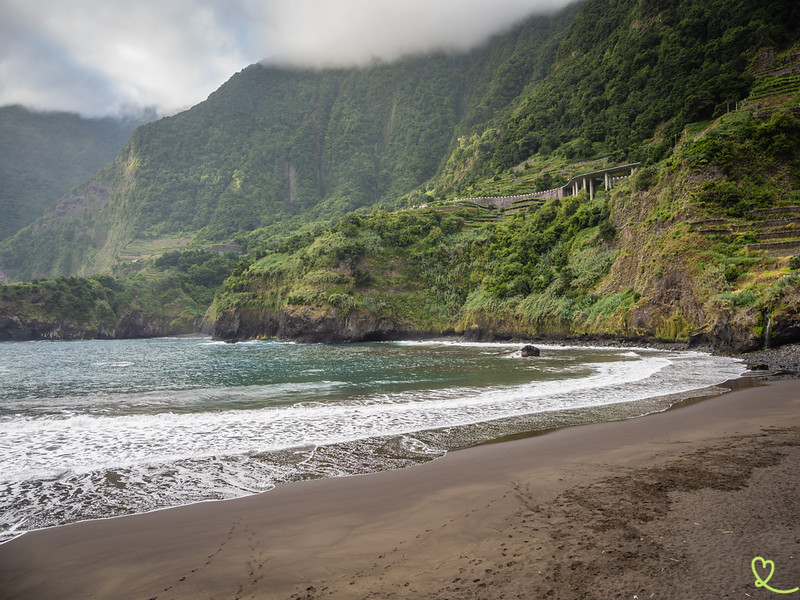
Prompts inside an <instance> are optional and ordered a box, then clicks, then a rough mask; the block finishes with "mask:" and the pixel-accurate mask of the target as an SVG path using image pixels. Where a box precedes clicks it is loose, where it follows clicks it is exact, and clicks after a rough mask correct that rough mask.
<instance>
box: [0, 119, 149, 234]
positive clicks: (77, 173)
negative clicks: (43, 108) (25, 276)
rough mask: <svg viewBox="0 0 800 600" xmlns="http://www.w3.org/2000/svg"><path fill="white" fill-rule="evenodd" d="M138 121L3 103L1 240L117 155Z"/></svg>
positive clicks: (0, 197) (0, 135)
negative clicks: (45, 110)
mask: <svg viewBox="0 0 800 600" xmlns="http://www.w3.org/2000/svg"><path fill="white" fill-rule="evenodd" d="M138 124H139V121H136V120H133V119H123V120H118V119H110V118H106V119H83V118H81V117H79V116H78V115H75V114H69V113H34V112H30V111H28V110H26V109H24V108H22V107H21V106H5V107H2V108H0V156H2V160H0V182H2V185H0V215H2V218H0V240H3V239H5V238H7V237H9V236H11V235H13V234H15V233H16V232H17V231H19V230H20V229H22V228H23V227H25V226H26V225H29V224H30V223H32V222H33V221H34V220H35V219H37V218H38V217H40V216H41V215H42V214H44V213H45V212H46V211H48V210H50V209H52V208H53V206H55V205H56V203H57V202H58V201H59V199H60V198H61V197H62V196H63V195H64V194H66V193H67V192H68V191H69V190H70V189H71V188H72V187H74V186H76V185H78V184H79V183H81V182H83V181H85V180H86V179H87V178H88V177H91V176H92V175H94V174H95V173H96V172H97V171H98V170H99V169H100V168H101V167H103V166H105V165H106V164H107V163H108V162H109V161H111V160H113V158H114V157H115V156H116V155H117V153H118V152H119V150H120V148H122V146H123V145H125V142H126V141H127V140H128V138H129V137H130V135H131V132H132V131H133V129H134V128H135V127H136V125H138Z"/></svg>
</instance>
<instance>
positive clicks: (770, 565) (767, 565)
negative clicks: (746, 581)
mask: <svg viewBox="0 0 800 600" xmlns="http://www.w3.org/2000/svg"><path fill="white" fill-rule="evenodd" d="M750 568H751V569H752V570H753V575H755V577H756V583H755V585H756V587H757V588H764V589H766V590H769V591H770V592H774V593H776V594H794V593H795V592H797V591H800V587H796V588H793V589H791V590H778V589H776V588H774V587H771V586H770V585H769V580H770V579H772V575H773V574H774V573H775V563H774V562H773V561H771V560H766V559H765V558H763V557H761V556H756V557H755V558H754V559H753V560H752V561H750ZM759 569H761V570H767V571H769V572H768V573H767V572H765V575H766V577H764V578H762V577H761V573H759Z"/></svg>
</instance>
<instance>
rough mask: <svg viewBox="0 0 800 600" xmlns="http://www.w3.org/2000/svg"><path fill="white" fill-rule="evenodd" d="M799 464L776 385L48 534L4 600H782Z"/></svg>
mask: <svg viewBox="0 0 800 600" xmlns="http://www.w3.org/2000/svg"><path fill="white" fill-rule="evenodd" d="M798 465H800V381H798V380H785V381H772V382H768V383H766V384H765V385H762V386H758V387H751V388H748V389H744V390H741V391H735V392H731V393H729V394H724V395H721V396H717V397H715V398H711V399H709V400H705V401H703V402H699V403H697V404H693V405H691V406H686V407H683V408H680V409H678V410H671V411H667V412H665V413H661V414H656V415H650V416H647V417H642V418H639V419H632V420H628V421H622V422H615V423H602V424H595V425H587V426H581V427H572V428H568V429H564V430H560V431H556V432H552V433H549V434H546V435H542V436H537V437H531V438H527V439H521V440H515V441H509V442H503V443H498V444H491V445H486V446H480V447H476V448H471V449H468V450H462V451H459V452H453V453H451V454H448V455H447V456H446V457H444V458H442V459H439V460H436V461H434V462H431V463H428V464H425V465H420V466H417V467H412V468H408V469H404V470H401V471H392V472H386V473H378V474H374V475H366V476H358V477H347V478H339V479H327V480H319V481H309V482H300V483H294V484H287V485H284V486H280V487H279V488H277V489H275V490H273V491H271V492H267V493H265V494H260V495H257V496H252V497H248V498H243V499H239V500H229V501H224V502H210V503H203V504H197V505H193V506H188V507H183V508H178V509H170V510H164V511H158V512H154V513H149V514H146V515H138V516H133V517H123V518H116V519H109V520H104V521H93V522H86V523H79V524H75V525H68V526H63V527H57V528H53V529H48V530H43V531H38V532H33V533H30V534H26V535H25V536H23V537H21V538H18V539H16V540H14V541H12V542H10V543H7V544H4V545H2V546H0V598H3V599H7V598H8V599H10V598H14V599H28V598H30V599H36V600H47V599H51V598H52V599H56V598H58V599H71V598H81V599H84V598H97V599H105V598H108V599H117V600H125V599H137V600H148V599H158V600H166V599H169V598H175V599H192V600H197V599H211V598H213V599H234V598H242V599H245V598H258V599H271V598H376V599H377V598H441V599H445V598H447V599H460V598H487V599H492V600H494V599H498V598H564V599H566V598H598V599H600V598H602V599H608V598H628V599H632V598H638V599H646V598H654V599H655V598H670V599H675V598H693V599H698V598H743V599H744V598H748V597H749V598H774V597H778V596H776V595H775V594H774V593H772V592H769V591H768V590H765V589H757V588H756V587H755V585H754V576H753V573H752V571H751V561H752V559H753V558H754V557H755V556H762V557H764V558H765V559H769V560H772V561H774V564H775V569H774V574H773V576H772V577H771V579H770V580H769V585H770V586H773V587H775V588H779V589H791V588H794V587H796V586H800V468H799V467H798ZM764 576H765V577H766V573H765V574H764ZM782 597H791V596H782Z"/></svg>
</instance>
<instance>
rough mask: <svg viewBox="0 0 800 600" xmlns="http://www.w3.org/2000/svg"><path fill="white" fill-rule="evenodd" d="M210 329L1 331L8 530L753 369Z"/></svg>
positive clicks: (342, 465)
mask: <svg viewBox="0 0 800 600" xmlns="http://www.w3.org/2000/svg"><path fill="white" fill-rule="evenodd" d="M519 349H520V345H519V344H466V343H454V342H416V343H415V342H406V343H371V344H352V345H334V346H324V345H303V344H289V343H278V342H248V343H240V344H235V345H230V344H223V343H217V342H212V341H210V340H208V339H199V338H181V339H177V338H176V339H155V340H117V341H78V342H25V343H2V344H0V540H2V539H9V538H10V537H13V536H14V535H18V534H19V533H21V532H24V531H26V530H30V529H34V528H41V527H47V526H53V525H59V524H64V523H69V522H74V521H78V520H85V519H93V518H104V517H110V516H115V515H121V514H130V513H136V512H145V511H148V510H155V509H159V508H165V507H169V506H177V505H182V504H187V503H191V502H197V501H202V500H210V499H222V498H231V497H236V496H242V495H246V494H252V493H256V492H260V491H265V490H269V489H270V488H272V487H274V486H275V485H277V484H279V483H281V482H285V481H292V480H297V479H303V478H311V477H330V476H339V475H351V474H357V473H368V472H374V471H378V470H383V469H393V468H400V467H404V466H408V465H412V464H416V463H419V462H423V461H426V460H431V459H433V458H436V457H438V456H441V455H442V454H444V453H445V452H447V451H449V450H452V449H456V448H462V447H466V446H469V445H473V444H476V443H480V442H483V441H487V440H490V439H492V438H496V437H500V436H503V435H508V434H512V433H517V432H523V431H535V430H539V429H550V428H553V427H560V426H565V425H571V424H577V423H586V422H592V421H599V420H608V419H618V418H626V417H633V416H637V415H641V414H646V413H648V412H652V411H656V410H663V409H665V408H667V407H669V406H670V405H671V404H672V403H674V402H675V401H677V400H679V399H682V398H685V397H687V396H691V395H696V394H698V393H700V390H704V389H706V388H708V387H709V386H713V385H716V384H719V383H722V382H724V381H725V380H727V379H731V378H734V377H737V376H739V375H740V374H741V373H742V371H743V367H742V365H741V363H739V362H738V361H735V360H732V359H727V358H722V357H713V356H709V355H705V354H702V353H695V352H688V353H686V352H669V351H659V350H646V349H608V348H603V349H600V348H583V347H581V348H576V347H558V346H542V356H541V357H540V358H537V359H531V358H525V359H523V358H522V357H521V356H520V353H519Z"/></svg>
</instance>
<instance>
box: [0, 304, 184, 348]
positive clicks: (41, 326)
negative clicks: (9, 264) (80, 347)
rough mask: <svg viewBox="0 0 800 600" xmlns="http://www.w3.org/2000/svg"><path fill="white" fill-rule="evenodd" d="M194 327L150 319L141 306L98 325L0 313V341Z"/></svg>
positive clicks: (148, 333) (142, 334)
mask: <svg viewBox="0 0 800 600" xmlns="http://www.w3.org/2000/svg"><path fill="white" fill-rule="evenodd" d="M194 329H195V328H194V327H192V326H191V324H171V323H169V322H168V321H166V320H161V319H153V318H151V317H149V316H148V315H147V314H145V313H143V312H142V311H140V310H134V311H131V312H130V313H128V314H126V315H124V316H123V317H122V318H121V319H120V320H119V322H118V323H116V324H114V323H112V324H104V325H99V326H88V325H80V324H75V323H72V322H70V321H43V320H40V319H36V318H30V319H26V318H24V317H22V316H20V315H17V314H13V313H3V314H0V341H20V342H21V341H28V340H90V339H132V338H150V337H160V336H165V335H176V334H183V333H192V332H193V331H194Z"/></svg>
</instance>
